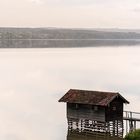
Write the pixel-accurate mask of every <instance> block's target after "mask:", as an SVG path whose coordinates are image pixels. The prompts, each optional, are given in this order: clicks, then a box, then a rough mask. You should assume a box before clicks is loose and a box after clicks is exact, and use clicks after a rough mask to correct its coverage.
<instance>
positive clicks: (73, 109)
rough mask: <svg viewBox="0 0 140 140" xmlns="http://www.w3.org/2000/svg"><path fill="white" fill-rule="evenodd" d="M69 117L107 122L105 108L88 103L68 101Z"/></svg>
mask: <svg viewBox="0 0 140 140" xmlns="http://www.w3.org/2000/svg"><path fill="white" fill-rule="evenodd" d="M67 118H75V119H88V120H94V121H99V122H105V108H104V107H101V106H94V105H87V104H75V103H67Z"/></svg>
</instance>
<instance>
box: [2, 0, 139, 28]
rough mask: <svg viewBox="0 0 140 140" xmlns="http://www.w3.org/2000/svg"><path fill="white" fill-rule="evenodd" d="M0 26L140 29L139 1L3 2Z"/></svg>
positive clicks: (18, 0) (50, 0)
mask: <svg viewBox="0 0 140 140" xmlns="http://www.w3.org/2000/svg"><path fill="white" fill-rule="evenodd" d="M0 26H1V27H64V28H140V1H139V0H0Z"/></svg>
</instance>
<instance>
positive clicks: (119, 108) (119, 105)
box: [105, 98, 123, 121]
mask: <svg viewBox="0 0 140 140" xmlns="http://www.w3.org/2000/svg"><path fill="white" fill-rule="evenodd" d="M105 116H106V121H114V120H123V101H122V99H121V98H116V99H114V100H113V101H112V102H111V103H110V105H109V106H108V107H106V109H105Z"/></svg>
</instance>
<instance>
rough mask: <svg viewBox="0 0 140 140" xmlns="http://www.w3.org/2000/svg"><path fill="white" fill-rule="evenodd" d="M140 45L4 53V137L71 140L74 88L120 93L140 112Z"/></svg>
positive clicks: (0, 135)
mask: <svg viewBox="0 0 140 140" xmlns="http://www.w3.org/2000/svg"><path fill="white" fill-rule="evenodd" d="M139 54H140V47H138V46H137V47H133V46H131V47H127V46H123V47H99V48H98V47H94V48H88V47H86V48H59V49H52V48H48V49H0V139H2V140H9V139H11V140H39V139H41V140H46V139H50V140H66V135H67V122H66V110H65V104H63V103H58V100H59V98H60V97H61V96H63V95H64V94H65V93H66V92H67V91H68V90H69V89H70V88H76V89H87V90H101V91H117V92H120V93H121V94H122V95H123V96H124V97H125V98H126V99H127V100H128V101H130V105H127V106H125V110H132V111H137V112H140V109H139V106H140V103H139V100H140V95H139V93H140V87H139V85H140V78H139V77H140V55H139Z"/></svg>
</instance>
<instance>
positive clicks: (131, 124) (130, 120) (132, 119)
mask: <svg viewBox="0 0 140 140" xmlns="http://www.w3.org/2000/svg"><path fill="white" fill-rule="evenodd" d="M123 120H124V121H125V130H126V133H128V132H132V131H134V130H135V129H137V128H140V125H139V126H138V123H137V122H140V113H139V112H132V111H124V113H123Z"/></svg>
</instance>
